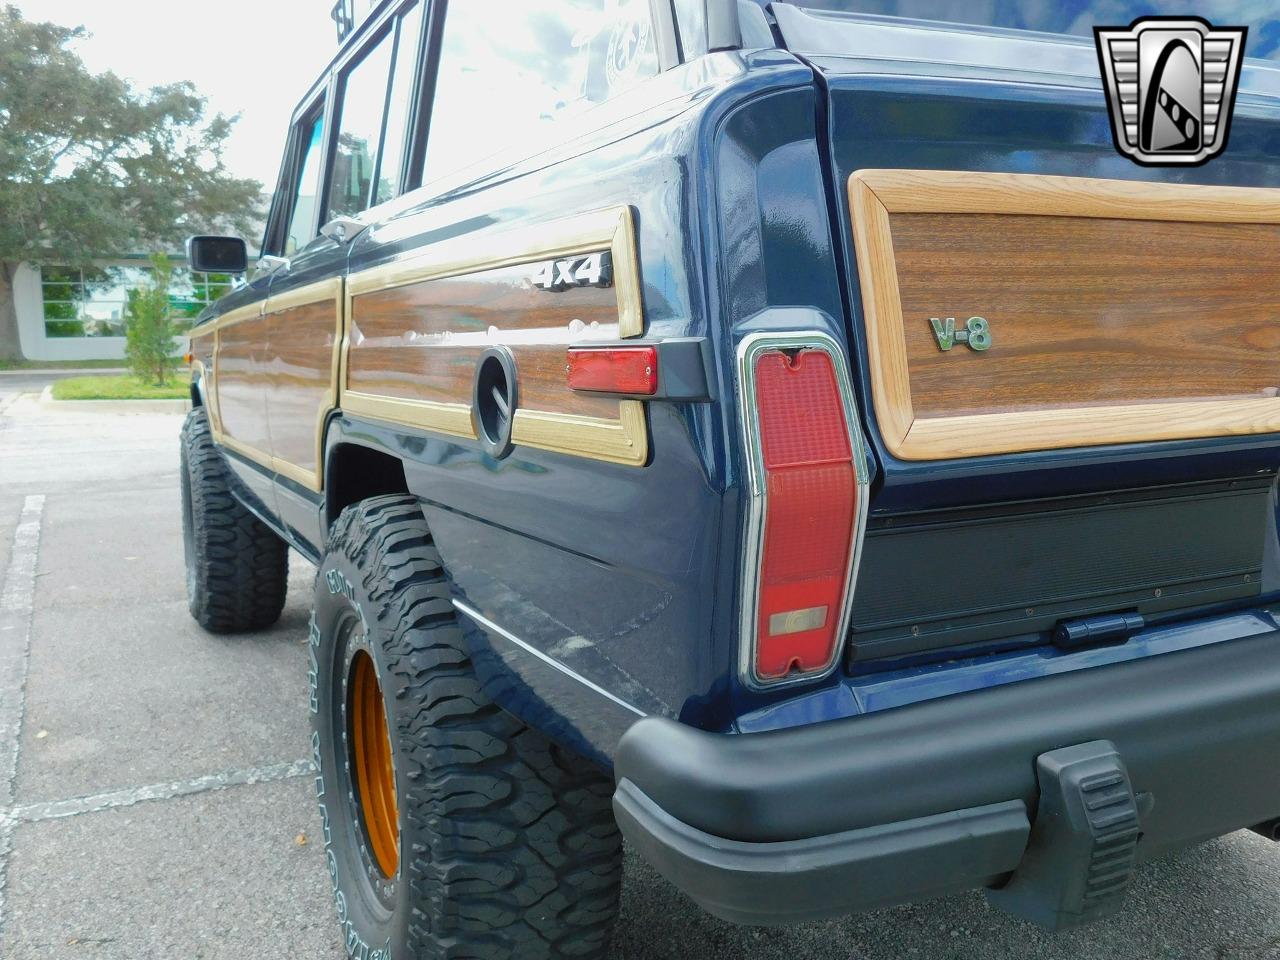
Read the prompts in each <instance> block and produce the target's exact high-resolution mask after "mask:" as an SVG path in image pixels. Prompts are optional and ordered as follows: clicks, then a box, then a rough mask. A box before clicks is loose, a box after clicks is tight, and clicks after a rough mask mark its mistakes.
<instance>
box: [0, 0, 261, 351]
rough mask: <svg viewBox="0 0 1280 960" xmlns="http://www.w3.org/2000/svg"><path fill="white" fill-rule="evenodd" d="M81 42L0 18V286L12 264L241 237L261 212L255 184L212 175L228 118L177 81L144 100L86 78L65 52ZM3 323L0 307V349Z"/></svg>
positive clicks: (44, 26) (8, 9)
mask: <svg viewBox="0 0 1280 960" xmlns="http://www.w3.org/2000/svg"><path fill="white" fill-rule="evenodd" d="M82 36H84V31H83V29H82V28H79V27H75V28H70V27H63V26H59V25H57V24H54V23H39V22H35V21H28V20H25V19H23V17H22V15H21V14H20V13H19V11H18V10H17V8H16V7H13V6H4V7H3V8H0V211H3V214H4V215H3V216H0V265H3V269H2V270H0V287H7V286H8V281H9V280H10V279H11V270H12V267H11V265H12V264H14V263H16V262H20V261H23V260H28V261H33V262H37V263H39V262H43V263H51V262H54V263H68V264H73V265H82V264H86V263H87V262H88V261H90V260H92V259H95V258H100V257H107V256H116V255H119V254H120V253H122V252H124V251H127V250H134V249H165V248H169V249H172V248H173V247H174V246H176V245H177V244H178V243H180V242H181V241H182V239H183V238H184V237H186V236H188V235H189V234H192V233H203V232H213V231H227V230H230V231H234V232H239V233H247V232H249V231H250V230H251V229H252V226H253V223H254V220H255V218H256V217H258V216H259V215H260V213H261V209H260V206H261V201H260V195H261V190H262V186H261V184H259V183H258V182H257V181H255V180H246V179H240V178H237V177H234V176H232V175H231V174H230V173H229V172H228V171H227V169H226V167H225V166H224V165H223V161H222V149H223V144H224V143H225V141H226V139H227V136H228V134H229V133H230V132H231V128H232V125H233V124H234V122H235V118H234V117H226V116H224V115H222V114H214V115H213V116H207V115H206V104H205V100H204V98H202V97H200V96H199V95H198V94H197V93H196V91H195V88H194V87H193V86H192V85H191V84H190V83H187V82H183V83H175V84H171V85H168V86H163V87H154V88H152V89H151V90H149V91H147V92H145V93H143V92H138V91H135V90H134V89H132V88H131V87H130V86H129V85H128V84H127V83H126V82H125V81H124V80H122V79H120V78H119V77H117V76H116V75H115V74H113V73H103V74H93V73H90V72H89V71H88V70H87V69H86V68H85V66H84V64H83V63H82V62H81V60H80V58H79V56H77V55H76V53H75V52H74V51H73V50H72V49H70V44H72V43H73V41H75V40H76V39H78V38H80V37H82ZM4 292H6V291H4V290H0V294H2V293H4ZM4 299H5V298H4V297H0V301H3V300H4ZM6 313H7V314H9V316H7V317H6V316H5V314H6ZM12 322H13V317H12V303H11V302H10V303H0V345H2V343H3V340H4V337H3V333H4V329H3V328H4V327H5V325H6V323H12Z"/></svg>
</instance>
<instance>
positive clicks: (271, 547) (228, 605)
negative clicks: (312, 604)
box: [181, 407, 289, 633]
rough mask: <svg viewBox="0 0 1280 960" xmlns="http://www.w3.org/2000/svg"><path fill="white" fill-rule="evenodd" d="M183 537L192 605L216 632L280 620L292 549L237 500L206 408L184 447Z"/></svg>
mask: <svg viewBox="0 0 1280 960" xmlns="http://www.w3.org/2000/svg"><path fill="white" fill-rule="evenodd" d="M181 460H182V465H181V481H182V535H183V546H184V552H185V554H186V564H187V606H188V608H189V609H190V610H191V616H193V617H194V618H195V620H196V622H197V623H198V624H200V626H202V627H204V628H205V629H206V630H208V631H210V632H211V633H240V632H244V631H249V630H262V629H264V628H266V627H269V626H271V624H273V623H275V622H276V621H277V620H279V619H280V611H281V610H283V609H284V598H285V591H286V589H287V587H288V581H289V547H288V545H287V544H286V543H285V542H284V541H283V540H281V539H280V537H278V536H277V535H276V533H275V532H274V531H273V530H272V529H271V528H270V527H268V526H267V525H266V524H265V523H263V522H262V521H261V520H259V519H258V518H257V517H255V516H254V515H253V514H252V513H250V512H249V510H248V509H247V508H246V507H245V506H244V504H242V503H241V502H240V501H239V500H237V499H236V498H235V497H234V496H233V495H232V493H231V483H232V478H231V473H230V468H229V467H228V466H227V463H226V461H225V460H224V459H223V457H222V454H221V453H220V452H219V451H218V447H217V445H216V444H215V443H214V441H213V434H212V432H211V431H210V429H209V417H208V414H207V413H206V412H205V410H204V408H203V407H196V408H194V409H193V410H192V411H191V412H190V413H188V414H187V419H186V421H185V422H184V423H183V425H182V440H181Z"/></svg>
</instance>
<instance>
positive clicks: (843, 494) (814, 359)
mask: <svg viewBox="0 0 1280 960" xmlns="http://www.w3.org/2000/svg"><path fill="white" fill-rule="evenodd" d="M753 372H754V382H755V396H754V402H755V414H756V418H757V423H758V439H759V457H758V459H757V461H756V462H757V467H758V469H762V470H763V477H762V478H759V479H760V481H761V482H760V484H759V486H760V487H761V488H762V493H763V512H764V529H763V532H762V534H761V537H760V558H759V581H758V583H757V588H756V613H755V618H754V628H755V663H754V668H755V674H756V678H757V679H759V680H761V681H764V682H768V681H776V680H781V679H783V678H785V677H787V676H789V675H791V674H793V673H801V674H803V673H812V672H815V671H822V670H825V669H826V668H828V667H829V666H830V665H831V663H832V662H833V660H834V658H835V653H836V645H837V644H838V643H839V640H840V637H839V635H838V633H839V630H840V627H841V625H842V621H843V616H842V614H843V611H844V604H845V591H846V589H847V588H848V587H849V570H850V555H851V552H852V551H853V549H854V547H855V538H856V533H857V525H856V523H855V520H856V517H857V512H858V497H859V489H858V472H857V468H856V463H855V460H854V448H853V444H852V442H851V439H850V436H851V434H850V431H849V424H848V422H847V420H846V417H845V407H844V400H843V397H842V394H841V384H840V381H839V379H838V378H837V374H836V369H835V363H834V361H833V358H832V356H831V354H829V353H827V352H826V351H825V350H819V349H803V348H802V349H799V350H798V351H794V352H793V353H792V354H791V355H788V354H787V353H783V352H782V351H781V350H779V349H770V350H766V351H764V352H761V353H759V354H757V355H756V357H755V360H754V371H753ZM748 563H750V560H748Z"/></svg>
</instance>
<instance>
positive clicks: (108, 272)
mask: <svg viewBox="0 0 1280 960" xmlns="http://www.w3.org/2000/svg"><path fill="white" fill-rule="evenodd" d="M150 279H151V268H150V267H134V266H109V267H89V268H87V269H79V268H76V267H61V266H46V267H41V268H40V292H41V294H42V296H43V300H44V333H45V336H46V337H55V338H56V337H123V336H124V325H125V321H126V320H127V319H128V306H129V291H130V290H133V289H135V288H137V287H140V286H142V285H143V284H144V283H148V282H150ZM231 285H232V278H231V276H230V275H227V274H218V273H192V272H191V271H190V270H186V269H183V268H181V267H178V268H175V269H174V271H173V276H172V278H171V281H170V285H169V303H170V305H171V306H172V308H173V313H174V316H175V317H177V318H178V320H179V324H178V325H179V326H180V327H185V326H189V325H190V322H191V320H192V319H193V318H194V317H195V316H196V315H197V314H198V313H200V311H201V310H203V309H204V308H205V307H207V306H208V305H209V304H211V303H213V301H215V300H217V299H218V298H219V297H220V296H222V295H223V294H224V293H226V292H228V291H229V290H230V289H231Z"/></svg>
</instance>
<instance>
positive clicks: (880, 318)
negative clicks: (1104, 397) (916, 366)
mask: <svg viewBox="0 0 1280 960" xmlns="http://www.w3.org/2000/svg"><path fill="white" fill-rule="evenodd" d="M848 191H849V212H850V216H851V218H852V224H853V240H854V251H855V253H856V255H857V262H858V275H859V279H860V283H861V287H862V307H863V316H864V319H865V323H866V333H867V349H868V358H869V362H870V370H871V393H872V400H873V403H874V407H875V412H876V420H877V422H878V424H879V427H880V433H881V436H882V438H883V440H884V444H885V447H886V448H887V449H888V450H889V452H890V453H891V454H893V455H894V456H895V457H898V458H900V459H902V460H946V459H955V458H960V457H974V456H985V455H991V454H1001V453H1023V452H1029V451H1036V450H1055V449H1062V448H1066V447H1079V446H1099V445H1104V444H1116V443H1141V442H1151V441H1160V440H1182V439H1197V438H1204V437H1218V436H1240V435H1249V434H1259V433H1272V432H1276V431H1280V397H1257V398H1239V399H1228V400H1193V401H1169V402H1167V403H1145V404H1121V405H1108V406H1089V407H1078V408H1069V409H1048V410H1035V411H1025V412H1014V413H996V414H980V415H965V416H956V417H933V418H919V417H917V416H916V415H915V411H914V409H913V407H912V400H911V378H910V374H909V372H908V368H907V354H906V340H905V337H906V332H905V328H904V325H903V317H902V297H901V293H900V291H899V288H898V271H897V264H896V262H895V259H894V249H893V234H892V230H891V227H890V214H893V213H975V214H976V213H983V214H1008V215H1029V216H1046V217H1049V216H1057V217H1088V218H1105V219H1123V220H1166V221H1188V222H1208V223H1280V190H1274V189H1264V188H1252V187H1215V186H1200V185H1194V184H1172V183H1148V182H1139V181H1129V180H1100V179H1093V178H1085V177H1053V176H1041V175H1037V174H1008V173H971V172H956V171H934V170H857V171H855V172H854V173H853V174H852V175H851V176H850V177H849V181H848Z"/></svg>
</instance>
